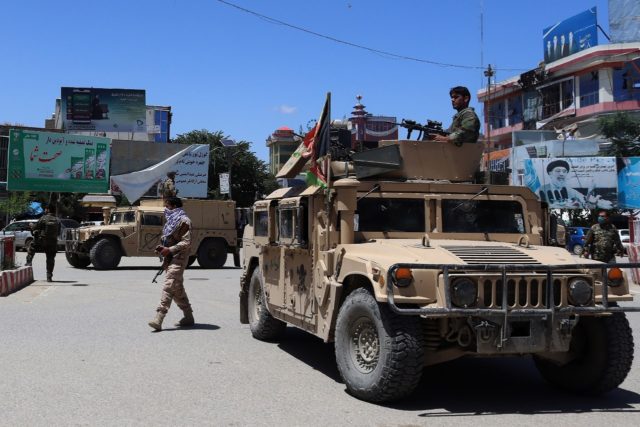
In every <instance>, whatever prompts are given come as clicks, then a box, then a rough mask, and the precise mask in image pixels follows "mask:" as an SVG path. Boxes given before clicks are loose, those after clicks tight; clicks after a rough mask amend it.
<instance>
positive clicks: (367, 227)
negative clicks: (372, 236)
mask: <svg viewBox="0 0 640 427" xmlns="http://www.w3.org/2000/svg"><path fill="white" fill-rule="evenodd" d="M357 214H358V220H357V230H356V231H400V232H424V231H425V218H424V215H425V214H424V200H423V199H380V198H364V199H361V200H359V201H358V209H357Z"/></svg>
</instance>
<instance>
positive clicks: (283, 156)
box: [267, 126, 302, 175]
mask: <svg viewBox="0 0 640 427" xmlns="http://www.w3.org/2000/svg"><path fill="white" fill-rule="evenodd" d="M301 142H302V139H301V138H300V137H299V136H297V135H295V133H294V132H293V129H291V128H288V127H286V126H282V127H279V128H278V129H276V130H275V131H274V132H273V133H272V134H271V135H269V137H268V138H267V147H268V148H269V172H271V173H272V174H274V175H275V174H277V173H278V171H279V170H280V169H281V168H282V166H283V165H284V164H285V163H286V162H287V160H289V157H291V155H292V154H293V152H294V151H295V150H296V148H298V146H299V145H300V143H301Z"/></svg>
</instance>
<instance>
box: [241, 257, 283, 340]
mask: <svg viewBox="0 0 640 427" xmlns="http://www.w3.org/2000/svg"><path fill="white" fill-rule="evenodd" d="M263 287H264V279H263V278H262V273H261V272H260V266H257V267H256V268H255V269H254V270H253V274H252V275H251V281H250V282H249V295H248V296H249V300H248V304H247V309H248V311H249V328H250V329H251V335H253V337H254V338H256V339H259V340H261V341H274V340H277V339H278V338H279V337H281V336H282V334H283V333H284V331H285V329H286V327H287V324H286V323H284V322H283V321H281V320H278V319H276V318H275V317H273V316H272V315H271V313H269V310H268V309H267V304H266V303H265V301H264V292H263Z"/></svg>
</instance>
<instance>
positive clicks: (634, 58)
mask: <svg viewBox="0 0 640 427" xmlns="http://www.w3.org/2000/svg"><path fill="white" fill-rule="evenodd" d="M478 100H479V101H480V102H482V103H483V104H484V128H485V137H486V140H487V141H488V143H489V145H490V147H491V148H494V149H501V148H508V147H511V145H512V133H513V132H514V131H519V130H555V131H556V132H558V134H559V135H560V138H563V137H564V136H569V135H570V136H571V137H575V138H588V137H594V136H596V135H597V134H598V132H599V128H598V120H597V119H598V118H599V117H601V116H603V115H607V114H612V113H616V112H619V111H625V112H629V113H632V114H637V115H638V116H640V42H633V43H614V44H607V45H598V46H594V47H591V48H589V49H586V50H582V51H580V52H577V53H575V54H572V55H569V56H566V57H564V58H562V59H559V60H556V61H553V62H551V63H549V64H545V63H541V64H540V66H539V67H537V68H535V69H533V70H530V71H527V72H526V73H523V74H521V75H519V76H514V77H511V78H509V79H507V80H504V81H502V82H499V83H496V84H492V85H490V87H488V88H483V89H481V90H480V91H478Z"/></svg>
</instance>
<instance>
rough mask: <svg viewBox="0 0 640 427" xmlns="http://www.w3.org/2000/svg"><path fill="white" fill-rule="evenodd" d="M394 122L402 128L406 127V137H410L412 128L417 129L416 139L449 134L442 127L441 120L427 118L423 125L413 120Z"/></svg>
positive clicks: (423, 139)
mask: <svg viewBox="0 0 640 427" xmlns="http://www.w3.org/2000/svg"><path fill="white" fill-rule="evenodd" d="M396 124H397V125H398V126H402V127H403V128H405V129H407V139H411V132H413V131H414V130H417V131H418V138H417V140H418V141H420V140H422V141H426V140H430V139H433V136H435V135H444V136H446V135H449V132H447V131H446V130H444V129H443V128H442V122H438V121H435V120H428V119H427V123H426V124H424V125H421V124H420V123H418V122H416V121H415V120H409V119H402V122H401V123H396Z"/></svg>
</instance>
